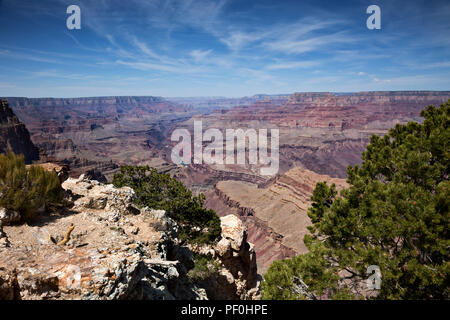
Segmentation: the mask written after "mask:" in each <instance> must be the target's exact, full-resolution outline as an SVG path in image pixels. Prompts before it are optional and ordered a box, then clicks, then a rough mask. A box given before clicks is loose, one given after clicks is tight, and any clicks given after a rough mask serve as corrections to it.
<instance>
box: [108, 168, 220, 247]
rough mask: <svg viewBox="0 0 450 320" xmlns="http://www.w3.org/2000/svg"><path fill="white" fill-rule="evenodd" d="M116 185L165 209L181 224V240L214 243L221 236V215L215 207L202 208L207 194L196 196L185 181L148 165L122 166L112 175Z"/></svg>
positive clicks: (143, 201) (139, 200) (141, 201)
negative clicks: (127, 188) (126, 187)
mask: <svg viewBox="0 0 450 320" xmlns="http://www.w3.org/2000/svg"><path fill="white" fill-rule="evenodd" d="M113 184H114V186H116V187H123V186H128V187H131V188H132V189H133V190H134V191H135V192H136V200H135V202H136V204H137V205H138V206H142V207H144V206H148V207H150V208H153V209H162V210H165V211H166V212H167V213H168V214H169V216H170V217H171V218H172V219H174V220H175V221H176V222H177V223H178V224H179V226H180V231H179V238H180V240H181V241H182V242H190V243H198V244H202V243H211V242H214V241H215V240H217V239H218V238H219V237H220V233H221V231H222V230H221V227H220V219H219V217H218V216H217V214H216V213H215V212H214V210H211V209H205V208H203V203H204V202H205V196H204V195H203V194H200V195H198V196H193V195H192V192H191V191H190V190H189V189H187V188H186V186H184V184H183V183H181V182H180V181H178V180H176V179H175V178H172V177H171V176H170V175H169V174H161V173H158V172H157V171H156V169H154V168H150V167H149V166H122V167H121V168H120V172H119V173H116V174H115V175H114V177H113Z"/></svg>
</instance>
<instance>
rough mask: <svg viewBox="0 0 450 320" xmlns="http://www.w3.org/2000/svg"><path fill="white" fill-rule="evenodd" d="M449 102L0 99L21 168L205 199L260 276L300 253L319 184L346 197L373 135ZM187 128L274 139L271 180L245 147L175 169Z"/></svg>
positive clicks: (326, 97)
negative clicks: (50, 165)
mask: <svg viewBox="0 0 450 320" xmlns="http://www.w3.org/2000/svg"><path fill="white" fill-rule="evenodd" d="M449 98H450V91H385V92H357V93H326V92H325V93H314V92H310V93H294V94H289V95H256V96H252V97H243V98H220V97H216V98H167V99H165V98H161V97H152V96H146V97H133V96H127V97H124V96H121V97H119V96H118V97H91V98H21V97H7V98H3V99H5V100H7V101H8V103H9V106H10V107H11V108H12V110H13V111H14V113H15V115H17V118H18V120H20V121H21V122H22V123H23V124H24V125H25V126H26V128H27V129H28V131H29V132H30V136H31V140H32V142H33V143H34V145H35V146H37V148H38V149H39V158H40V160H36V159H37V151H36V150H34V149H32V148H31V146H26V145H24V146H21V148H24V149H23V150H31V151H29V152H28V151H24V153H30V154H26V158H27V159H29V160H30V161H35V162H36V161H38V162H55V163H58V164H63V165H67V166H68V167H69V168H70V172H69V174H70V175H71V176H72V177H78V175H80V174H81V173H84V172H87V171H89V170H96V171H98V172H100V173H101V174H103V175H104V176H106V178H107V179H109V180H110V179H111V178H112V176H113V174H114V173H115V172H117V170H118V168H119V167H120V166H121V165H126V164H133V165H149V166H151V167H155V168H156V169H157V170H158V171H160V172H166V173H170V174H171V175H173V176H174V177H176V178H178V179H179V180H181V181H182V182H183V183H185V184H186V185H187V186H188V187H189V188H190V189H191V190H192V191H193V192H194V193H199V192H203V193H205V195H206V203H205V205H206V206H207V207H209V208H212V209H214V210H216V212H217V213H218V214H219V215H220V216H225V215H228V214H230V213H231V214H234V215H236V216H238V217H239V218H240V219H241V220H242V221H243V223H244V225H245V226H247V229H248V240H249V241H250V242H251V243H253V244H254V245H255V252H256V257H257V264H258V272H259V273H261V274H263V273H264V272H265V270H267V268H268V266H269V265H270V263H271V262H273V261H274V260H277V259H282V258H285V257H290V256H293V255H296V254H299V253H303V252H305V250H306V248H305V246H304V244H303V241H302V239H303V236H304V234H305V233H306V232H307V229H306V227H307V226H308V225H309V224H310V221H309V218H308V216H307V208H308V206H309V204H310V196H311V194H312V191H313V190H314V186H315V184H316V183H317V182H319V181H327V182H328V183H335V184H336V185H337V186H338V188H345V187H346V182H345V177H346V170H347V166H348V165H356V164H360V163H361V153H362V151H363V150H364V148H365V147H366V146H367V144H368V143H369V141H370V137H371V136H372V135H373V134H377V135H384V134H385V133H386V132H387V131H388V130H389V129H390V128H392V127H394V126H395V125H396V124H398V123H406V122H408V121H419V122H420V121H421V117H420V115H419V114H420V111H421V110H422V109H424V108H425V107H427V106H428V105H435V106H438V105H440V104H442V103H444V102H445V101H447V100H448V99H449ZM18 120H17V121H18ZM14 121H16V120H14ZM195 121H201V122H202V126H203V130H204V131H207V130H208V129H213V128H216V129H222V130H225V129H227V128H241V129H242V130H244V131H246V130H249V129H253V130H256V132H258V130H260V129H267V130H268V131H269V130H270V129H277V130H279V170H278V174H277V175H275V176H265V175H262V174H261V172H260V170H261V168H262V167H263V165H262V164H261V163H259V162H256V163H254V162H253V163H251V162H250V161H249V160H251V159H249V157H252V151H254V150H253V149H252V148H249V147H248V146H245V147H244V151H245V160H246V161H245V165H244V166H242V165H238V164H235V163H233V164H230V163H227V162H226V161H224V162H223V163H220V162H218V163H214V164H209V163H205V162H202V163H195V161H191V163H188V162H184V164H182V163H179V162H178V163H174V162H173V161H172V158H171V154H172V150H173V148H174V147H175V146H176V144H177V142H176V141H172V139H171V135H172V133H173V132H174V131H175V130H185V131H184V132H189V133H190V134H191V135H193V134H194V132H193V128H194V122H195ZM11 128H12V127H4V128H3V127H1V128H0V130H2V134H1V137H2V139H4V138H5V137H6V139H7V140H8V136H12V134H13V132H12V131H11V130H15V131H16V133H18V134H21V133H20V132H22V131H23V130H24V129H23V128H22V127H21V125H19V124H17V125H15V126H14V129H11ZM0 143H1V141H0ZM7 143H10V144H11V143H15V144H18V145H20V141H7ZM201 143H202V146H203V147H206V146H207V145H208V143H207V142H205V141H201ZM224 143H225V142H224V141H222V145H221V146H222V147H226V146H225V145H224ZM0 145H1V144H0ZM218 146H220V143H219V144H218ZM271 151H272V150H271V148H270V147H268V148H267V152H269V153H270V152H271Z"/></svg>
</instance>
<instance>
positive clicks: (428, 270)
mask: <svg viewBox="0 0 450 320" xmlns="http://www.w3.org/2000/svg"><path fill="white" fill-rule="evenodd" d="M421 116H422V117H424V121H423V123H422V124H419V123H416V122H409V123H408V124H406V125H400V124H397V125H396V126H395V127H394V128H392V129H391V130H389V132H388V134H386V135H385V136H384V137H379V136H376V135H374V136H372V137H371V140H370V144H369V145H368V146H367V148H366V151H364V152H363V156H362V159H363V163H362V165H361V166H350V167H349V168H348V177H347V182H348V183H349V184H350V187H349V188H348V189H345V190H342V191H341V193H340V195H338V194H337V191H336V188H335V186H334V185H332V186H328V185H327V184H326V183H318V184H317V185H316V188H315V190H314V192H313V196H312V201H313V203H312V206H311V208H310V209H309V211H308V215H309V217H310V218H311V221H312V223H313V225H312V226H311V227H310V228H309V229H310V232H311V235H306V236H305V238H304V241H305V244H306V245H307V247H308V248H309V250H310V252H309V253H307V254H305V255H300V256H298V257H295V258H292V259H288V260H287V261H281V262H275V263H273V264H272V266H271V267H270V268H269V270H268V272H267V274H266V275H265V282H264V285H263V293H264V297H265V298H267V299H280V298H281V299H284V298H294V299H297V298H304V297H305V294H299V293H298V292H299V290H298V284H297V285H295V283H294V281H293V279H294V277H297V278H300V279H302V281H303V282H305V284H307V285H308V289H307V290H308V291H307V292H308V293H309V294H314V296H315V297H320V296H322V295H324V294H326V295H327V297H329V298H330V297H331V298H348V297H350V296H349V294H351V295H352V296H353V297H354V298H367V295H366V294H364V292H363V291H361V290H360V289H361V288H362V287H364V283H365V281H366V279H367V277H368V274H367V268H368V267H369V266H371V265H376V266H379V268H380V271H381V288H380V290H379V291H377V292H376V295H375V296H376V298H378V299H448V298H449V297H450V292H449V284H450V272H449V271H450V264H449V247H450V239H449V233H448V232H449V231H448V230H449V207H450V191H449V189H450V182H449V179H448V178H449V170H450V100H449V101H448V102H447V103H445V104H443V105H441V106H440V107H439V108H435V107H433V106H429V107H427V108H426V109H425V110H423V111H422V112H421ZM311 270H313V271H314V272H312V271H311ZM332 275H335V276H332ZM305 279H306V280H305ZM309 279H311V283H308V281H307V280H309ZM355 283H359V284H360V285H361V284H362V286H360V287H354V286H353V285H354V284H355ZM280 284H281V285H280ZM296 288H297V289H296ZM358 288H359V289H358Z"/></svg>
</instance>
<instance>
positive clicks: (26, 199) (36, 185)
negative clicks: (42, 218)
mask: <svg viewBox="0 0 450 320" xmlns="http://www.w3.org/2000/svg"><path fill="white" fill-rule="evenodd" d="M0 195H1V196H0V207H3V208H6V209H10V210H14V211H17V212H18V213H19V214H20V216H21V220H22V221H25V222H30V221H32V220H34V219H35V218H37V216H38V215H39V212H40V211H42V210H44V211H45V210H46V209H47V208H48V207H49V206H51V205H57V204H60V203H61V201H62V199H63V192H62V188H61V184H60V181H59V179H58V176H57V175H56V173H54V172H48V171H46V170H44V169H43V168H41V167H39V166H30V167H29V169H28V170H27V169H26V167H25V160H24V156H23V155H15V154H13V153H9V154H6V155H5V154H1V155H0Z"/></svg>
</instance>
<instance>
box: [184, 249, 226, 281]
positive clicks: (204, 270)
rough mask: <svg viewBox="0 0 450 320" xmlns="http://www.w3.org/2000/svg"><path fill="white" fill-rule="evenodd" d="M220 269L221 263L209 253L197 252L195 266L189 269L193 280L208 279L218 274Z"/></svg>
mask: <svg viewBox="0 0 450 320" xmlns="http://www.w3.org/2000/svg"><path fill="white" fill-rule="evenodd" d="M219 269H220V263H219V262H217V261H215V260H214V259H213V258H212V257H211V256H209V255H202V254H195V255H194V267H193V268H192V269H191V270H189V272H188V277H189V278H190V279H191V280H206V279H208V278H209V277H211V276H213V275H214V274H217V273H218V271H219Z"/></svg>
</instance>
